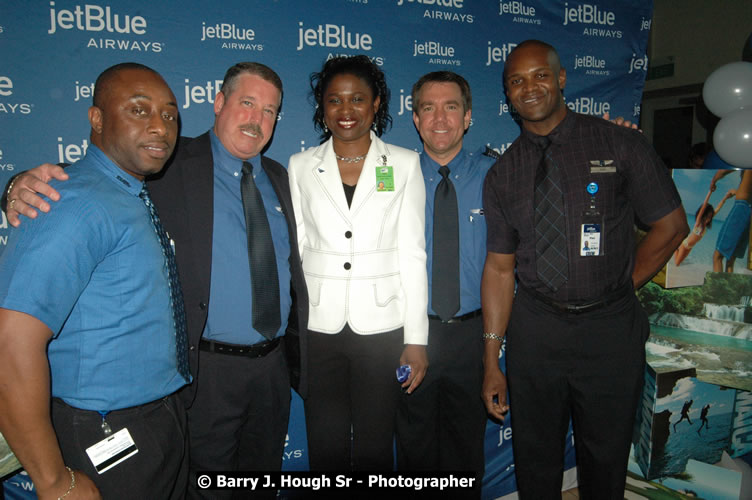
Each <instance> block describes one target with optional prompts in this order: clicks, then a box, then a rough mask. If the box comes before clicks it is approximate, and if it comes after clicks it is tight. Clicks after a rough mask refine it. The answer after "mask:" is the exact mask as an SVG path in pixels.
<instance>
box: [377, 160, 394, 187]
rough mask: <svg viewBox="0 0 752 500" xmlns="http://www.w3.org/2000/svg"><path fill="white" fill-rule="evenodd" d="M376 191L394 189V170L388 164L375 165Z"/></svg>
mask: <svg viewBox="0 0 752 500" xmlns="http://www.w3.org/2000/svg"><path fill="white" fill-rule="evenodd" d="M376 191H378V192H387V191H394V170H393V169H392V167H390V166H388V165H381V166H378V167H376Z"/></svg>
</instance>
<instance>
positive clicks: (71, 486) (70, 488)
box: [57, 465, 76, 500]
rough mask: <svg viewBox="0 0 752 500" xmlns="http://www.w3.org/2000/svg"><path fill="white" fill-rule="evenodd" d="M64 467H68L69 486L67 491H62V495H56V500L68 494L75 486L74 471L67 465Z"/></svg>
mask: <svg viewBox="0 0 752 500" xmlns="http://www.w3.org/2000/svg"><path fill="white" fill-rule="evenodd" d="M65 468H66V469H68V472H70V486H68V491H66V492H65V493H63V496H59V497H57V500H63V498H65V497H67V496H68V495H70V492H71V491H73V488H75V487H76V473H75V472H73V469H71V468H70V467H68V466H67V465H66V466H65Z"/></svg>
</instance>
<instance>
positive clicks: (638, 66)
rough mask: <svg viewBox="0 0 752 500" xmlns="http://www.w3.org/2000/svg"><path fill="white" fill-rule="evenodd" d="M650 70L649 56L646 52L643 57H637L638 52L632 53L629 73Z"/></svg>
mask: <svg viewBox="0 0 752 500" xmlns="http://www.w3.org/2000/svg"><path fill="white" fill-rule="evenodd" d="M647 70H648V56H647V54H645V55H644V56H642V57H637V54H634V53H633V54H632V60H631V61H629V71H628V72H627V73H634V72H635V71H647Z"/></svg>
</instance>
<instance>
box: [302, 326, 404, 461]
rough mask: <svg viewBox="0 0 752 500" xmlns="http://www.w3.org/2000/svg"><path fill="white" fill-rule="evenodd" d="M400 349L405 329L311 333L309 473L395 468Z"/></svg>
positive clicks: (347, 327) (306, 401)
mask: <svg viewBox="0 0 752 500" xmlns="http://www.w3.org/2000/svg"><path fill="white" fill-rule="evenodd" d="M402 349H403V331H402V329H401V328H400V329H398V330H394V331H391V332H387V333H379V334H375V335H358V334H356V333H354V332H353V331H352V330H351V329H350V326H349V325H346V326H345V328H344V329H343V330H342V331H341V332H339V333H337V334H334V335H330V334H325V333H318V332H309V334H308V353H309V356H310V361H309V363H308V381H309V382H308V398H307V399H306V400H305V414H306V429H307V432H308V456H309V464H310V468H311V470H313V471H320V470H342V471H345V470H393V468H394V452H393V449H394V417H395V412H396V411H397V402H398V400H399V395H400V385H399V383H398V382H397V379H396V374H395V370H396V369H397V367H398V366H399V357H400V354H401V353H402ZM351 429H352V434H351ZM351 437H352V438H351Z"/></svg>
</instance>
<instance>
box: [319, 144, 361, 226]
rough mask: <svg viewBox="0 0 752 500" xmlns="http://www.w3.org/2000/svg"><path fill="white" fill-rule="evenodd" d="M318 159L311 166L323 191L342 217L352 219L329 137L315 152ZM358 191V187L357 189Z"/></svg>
mask: <svg viewBox="0 0 752 500" xmlns="http://www.w3.org/2000/svg"><path fill="white" fill-rule="evenodd" d="M313 157H314V159H315V160H316V161H315V162H314V164H313V166H312V167H311V174H312V175H313V178H314V179H316V181H317V182H318V184H319V186H320V188H321V190H322V192H323V193H324V195H325V196H326V197H327V198H328V199H329V202H330V203H331V204H332V205H334V207H335V208H336V209H337V212H339V214H340V215H341V217H342V218H343V219H345V220H347V221H349V220H350V208H349V207H348V206H347V198H345V191H344V189H343V188H342V177H341V176H340V175H339V168H338V166H337V158H336V157H335V156H334V147H333V146H332V140H331V139H329V140H328V141H326V142H325V143H324V144H322V145H321V146H319V147H318V148H317V149H316V151H315V152H314V154H313ZM356 193H357V189H356Z"/></svg>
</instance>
